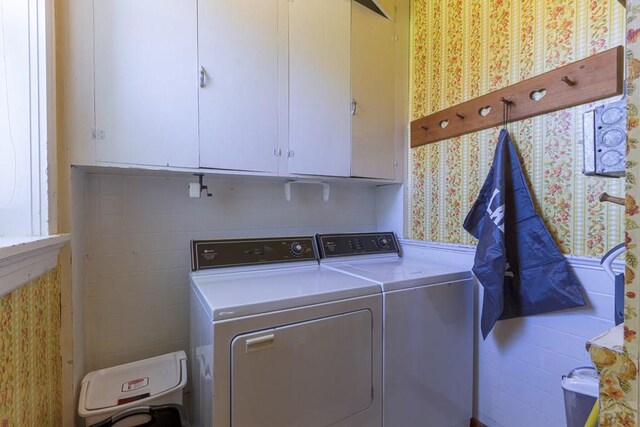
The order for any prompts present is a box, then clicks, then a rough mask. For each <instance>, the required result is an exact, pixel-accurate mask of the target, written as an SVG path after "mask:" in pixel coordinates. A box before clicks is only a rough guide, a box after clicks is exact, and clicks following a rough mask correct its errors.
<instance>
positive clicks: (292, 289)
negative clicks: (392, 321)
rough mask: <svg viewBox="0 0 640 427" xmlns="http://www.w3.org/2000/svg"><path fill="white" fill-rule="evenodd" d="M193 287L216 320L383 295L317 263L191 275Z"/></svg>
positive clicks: (372, 285)
mask: <svg viewBox="0 0 640 427" xmlns="http://www.w3.org/2000/svg"><path fill="white" fill-rule="evenodd" d="M191 288H192V289H193V290H194V291H195V292H196V294H197V295H198V298H199V299H200V301H201V303H202V305H203V307H204V308H205V310H206V311H207V314H208V315H209V317H210V318H211V319H212V320H214V321H215V320H222V319H231V318H236V317H242V316H250V315H253V314H261V313H267V312H271V311H276V310H285V309H289V308H296V307H302V306H306V305H311V304H321V303H325V302H331V301H338V300H342V299H347V298H356V297H361V296H366V295H374V294H379V293H381V287H380V285H378V284H376V283H372V282H371V281H369V280H365V279H362V278H358V277H353V276H348V275H345V274H342V273H340V272H337V271H333V270H328V269H325V268H321V267H320V266H318V264H317V263H313V265H310V266H305V267H283V268H276V269H264V270H257V271H254V270H251V271H242V272H232V273H225V272H220V273H218V272H217V271H215V272H210V273H209V272H207V273H205V274H202V273H191Z"/></svg>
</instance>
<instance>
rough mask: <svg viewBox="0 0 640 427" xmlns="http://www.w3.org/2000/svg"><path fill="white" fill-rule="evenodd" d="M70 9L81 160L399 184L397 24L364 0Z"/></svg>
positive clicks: (73, 123) (110, 3)
mask: <svg viewBox="0 0 640 427" xmlns="http://www.w3.org/2000/svg"><path fill="white" fill-rule="evenodd" d="M362 1H364V0H362ZM68 2H69V16H70V17H72V18H73V19H72V20H70V21H69V46H70V48H71V49H72V50H70V64H69V68H70V70H71V72H72V74H70V77H69V79H70V82H69V83H68V84H69V86H70V90H69V93H68V95H67V96H68V111H69V121H68V123H69V140H70V141H71V142H70V144H71V148H72V153H71V159H72V163H73V164H76V165H92V166H93V165H98V166H109V165H114V166H117V165H131V166H138V167H141V168H146V167H151V168H154V167H155V168H167V167H168V168H178V169H179V168H188V169H193V170H195V169H198V168H201V169H212V170H214V169H215V170H229V171H239V172H240V173H244V172H246V173H249V174H258V175H270V176H274V175H279V176H289V175H294V176H295V175H298V176H299V175H315V176H334V177H360V178H373V179H385V180H394V179H397V178H398V176H397V173H398V169H397V167H396V166H395V164H394V163H395V161H396V160H397V159H396V158H395V157H396V156H397V155H398V154H397V153H398V150H397V147H396V143H397V142H399V141H400V137H399V132H400V131H401V129H400V127H401V126H400V125H399V124H398V123H397V122H396V116H397V114H395V113H396V111H395V108H396V107H397V104H396V102H397V101H396V98H397V97H396V86H397V79H396V75H395V70H396V66H397V61H396V55H397V52H396V42H395V35H396V28H395V26H396V24H395V22H394V21H392V20H389V19H387V18H385V16H382V15H380V14H379V13H376V12H374V11H373V10H371V9H370V8H368V7H366V6H363V5H362V4H360V3H358V2H357V1H355V0H353V1H352V0H93V1H92V2H87V0H68ZM365 3H366V4H368V5H369V7H371V8H373V9H374V10H378V11H381V10H384V11H385V14H387V13H389V12H395V0H375V1H374V0H368V1H365ZM91 128H93V129H91ZM91 130H93V132H91Z"/></svg>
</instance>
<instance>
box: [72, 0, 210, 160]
mask: <svg viewBox="0 0 640 427" xmlns="http://www.w3.org/2000/svg"><path fill="white" fill-rule="evenodd" d="M93 20H94V49H95V50H94V58H95V63H94V73H95V87H94V91H95V106H94V108H95V128H96V129H95V158H96V161H97V163H98V164H100V163H129V164H139V165H157V166H176V167H197V166H198V79H197V65H198V58H197V22H198V17H197V1H196V0H135V1H132V0H95V1H94V16H93ZM71 83H73V82H71Z"/></svg>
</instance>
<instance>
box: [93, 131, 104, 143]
mask: <svg viewBox="0 0 640 427" xmlns="http://www.w3.org/2000/svg"><path fill="white" fill-rule="evenodd" d="M91 137H92V138H93V139H95V140H96V141H102V140H104V131H103V130H102V129H96V128H93V129H92V130H91Z"/></svg>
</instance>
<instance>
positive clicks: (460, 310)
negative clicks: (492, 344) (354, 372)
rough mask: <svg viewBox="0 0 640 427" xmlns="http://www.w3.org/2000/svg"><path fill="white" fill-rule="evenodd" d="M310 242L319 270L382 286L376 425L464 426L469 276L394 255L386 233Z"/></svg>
mask: <svg viewBox="0 0 640 427" xmlns="http://www.w3.org/2000/svg"><path fill="white" fill-rule="evenodd" d="M316 237H317V240H318V246H319V250H320V255H321V264H322V266H323V267H324V268H326V269H330V270H334V271H339V272H341V273H344V274H346V275H350V276H352V277H358V278H363V279H367V280H370V281H371V282H372V283H376V284H379V285H380V286H381V287H382V297H383V313H384V314H383V316H384V321H383V425H384V426H385V427H398V426H402V427H445V426H446V427H449V426H465V427H466V426H468V425H469V421H470V419H471V416H472V397H473V280H472V276H471V272H470V271H468V270H465V269H461V268H456V267H450V266H446V265H441V264H436V263H432V262H430V261H429V260H428V259H424V258H421V257H419V256H412V255H408V256H407V254H402V252H401V249H400V244H399V242H398V240H397V239H396V236H395V234H394V233H391V232H389V233H350V234H331V235H329V234H319V235H317V236H316ZM403 255H404V256H403Z"/></svg>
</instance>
